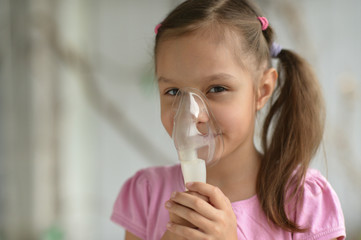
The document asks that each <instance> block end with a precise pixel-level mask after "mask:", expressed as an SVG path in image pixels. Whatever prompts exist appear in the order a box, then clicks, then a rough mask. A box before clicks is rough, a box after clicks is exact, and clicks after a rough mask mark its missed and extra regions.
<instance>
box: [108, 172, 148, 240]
mask: <svg viewBox="0 0 361 240" xmlns="http://www.w3.org/2000/svg"><path fill="white" fill-rule="evenodd" d="M148 210H149V183H148V181H147V178H146V177H145V176H144V174H143V171H142V170H141V171H139V172H137V173H136V174H135V175H134V176H133V177H131V178H130V179H128V180H127V181H126V182H125V184H124V185H123V187H122V189H121V191H120V193H119V195H118V197H117V199H116V201H115V204H114V208H113V213H112V216H111V220H112V221H113V222H115V223H118V224H119V225H121V226H123V227H124V228H125V229H126V230H127V231H129V232H131V233H133V234H134V235H136V236H137V237H139V238H141V239H145V238H146V229H147V218H148V217H147V216H148Z"/></svg>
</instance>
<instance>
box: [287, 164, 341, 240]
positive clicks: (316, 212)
mask: <svg viewBox="0 0 361 240" xmlns="http://www.w3.org/2000/svg"><path fill="white" fill-rule="evenodd" d="M294 217H295V222H296V223H297V224H298V225H299V226H301V227H302V228H307V229H308V231H307V232H306V233H302V234H301V233H296V234H295V239H298V237H299V238H301V236H302V239H303V238H304V239H308V238H307V236H309V237H311V236H312V237H314V238H312V239H318V238H317V237H315V236H320V235H322V236H324V237H326V238H329V239H331V238H337V237H342V236H343V235H345V223H344V216H343V213H342V208H341V204H340V201H339V199H338V196H337V194H336V192H335V191H334V189H333V188H332V186H331V184H330V183H329V182H328V181H327V180H326V178H325V177H324V176H322V174H321V173H320V172H319V171H318V170H315V169H309V170H308V171H307V173H306V177H305V182H304V188H303V195H302V201H300V204H299V205H297V207H296V211H295V216H294ZM305 235H307V236H305ZM297 236H298V237H297Z"/></svg>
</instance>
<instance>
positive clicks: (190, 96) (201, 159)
mask: <svg viewBox="0 0 361 240" xmlns="http://www.w3.org/2000/svg"><path fill="white" fill-rule="evenodd" d="M173 109H174V111H175V112H176V113H175V117H174V126H173V133H172V138H173V141H174V145H175V147H176V149H177V152H178V157H179V160H180V161H181V166H182V172H183V177H184V180H185V182H189V181H200V182H205V181H206V180H205V179H206V165H207V166H211V165H214V164H215V163H217V161H218V160H219V159H220V157H221V155H222V152H223V138H222V133H221V130H220V128H219V126H218V125H217V122H216V119H215V118H214V116H213V114H212V112H211V110H210V108H209V104H208V102H207V98H206V97H205V96H204V95H203V93H202V92H200V91H199V90H197V89H194V88H183V89H180V90H179V91H178V93H177V95H176V97H175V100H174V103H173Z"/></svg>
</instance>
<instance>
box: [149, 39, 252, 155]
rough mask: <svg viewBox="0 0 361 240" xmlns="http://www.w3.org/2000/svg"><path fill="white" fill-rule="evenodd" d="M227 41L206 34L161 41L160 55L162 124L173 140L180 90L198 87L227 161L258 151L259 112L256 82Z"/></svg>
mask: <svg viewBox="0 0 361 240" xmlns="http://www.w3.org/2000/svg"><path fill="white" fill-rule="evenodd" d="M231 49H232V48H229V47H228V46H227V43H218V44H217V43H215V42H213V41H211V40H209V39H206V38H202V37H200V36H184V37H179V38H174V39H171V40H166V41H164V42H161V43H160V45H159V48H158V52H157V56H156V61H157V62H156V66H157V69H156V72H157V77H158V84H159V91H160V103H161V120H162V123H163V126H164V128H165V129H166V131H167V132H168V134H169V135H170V136H172V130H173V118H174V114H175V111H174V109H173V108H172V103H173V101H174V98H175V95H176V93H177V90H178V89H180V88H184V87H192V88H197V89H198V90H200V91H202V92H203V93H204V95H205V96H206V97H207V99H208V102H209V106H210V108H211V111H212V112H213V114H214V117H215V118H216V120H217V122H218V125H219V127H220V128H221V130H222V133H223V140H224V152H223V155H222V157H223V158H224V157H227V156H230V154H231V155H232V154H236V155H238V154H237V153H241V152H242V149H244V147H245V146H246V147H247V146H248V147H249V146H252V147H253V131H254V123H255V113H256V111H257V106H256V97H255V91H254V80H253V79H252V77H251V74H250V73H248V72H246V71H244V69H243V68H242V67H241V65H240V63H239V62H238V61H237V60H236V58H235V53H234V51H232V50H231Z"/></svg>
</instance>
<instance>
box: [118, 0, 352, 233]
mask: <svg viewBox="0 0 361 240" xmlns="http://www.w3.org/2000/svg"><path fill="white" fill-rule="evenodd" d="M273 35H274V34H273V29H272V28H271V27H270V26H269V25H268V21H267V19H266V18H264V17H262V15H261V14H260V12H259V11H258V9H257V8H256V7H255V6H253V5H252V4H251V2H249V1H247V0H188V1H185V2H183V3H182V4H180V5H179V6H178V7H177V8H176V9H174V10H173V11H172V12H171V13H170V14H169V15H168V16H167V17H166V19H164V21H163V22H162V23H161V24H160V25H159V26H157V28H156V40H155V52H154V53H155V67H156V75H157V78H158V84H159V92H160V102H161V120H162V123H163V126H164V128H165V129H166V131H167V132H168V134H169V135H171V134H172V128H173V117H174V111H173V109H172V103H173V100H174V98H175V95H176V93H177V91H178V90H179V89H182V88H185V87H191V88H196V89H198V90H200V91H202V92H203V93H204V94H205V96H206V97H207V100H208V102H209V106H210V108H211V110H212V112H213V114H214V117H215V118H216V120H217V122H218V125H219V126H220V128H221V130H222V135H223V140H224V151H223V154H222V157H221V160H220V161H219V162H218V163H217V164H216V165H214V166H212V167H207V183H200V182H191V183H187V184H186V187H187V189H188V190H189V191H187V192H184V189H185V186H184V183H183V178H182V175H181V170H180V166H179V165H175V166H167V167H154V168H148V169H144V170H141V171H139V172H138V173H136V174H135V175H134V176H133V177H132V178H130V179H129V180H128V181H127V182H126V183H125V185H124V186H123V188H122V190H121V192H120V194H119V196H118V198H117V200H116V202H115V205H114V212H113V215H112V220H113V221H115V222H117V223H119V224H121V225H122V226H124V227H125V228H126V237H125V238H126V239H127V240H131V239H221V240H225V239H227V240H232V239H327V240H328V239H344V238H345V226H344V219H343V214H342V210H341V206H340V203H339V200H338V198H337V195H336V193H335V192H334V190H333V189H332V187H331V186H330V184H329V183H328V182H327V181H326V180H325V178H324V177H323V176H321V174H320V173H319V172H318V171H316V170H312V169H308V167H309V163H310V160H311V159H312V157H313V156H314V154H315V153H316V152H317V149H318V147H319V145H320V142H321V139H322V135H323V129H324V116H323V113H324V108H323V102H322V96H321V93H320V87H319V85H318V82H317V80H316V79H315V76H314V75H313V73H312V71H311V69H310V66H309V65H308V64H307V63H306V62H305V61H304V60H303V59H302V58H301V57H300V56H298V55H297V54H295V53H293V52H292V51H289V50H286V49H280V48H279V47H278V46H277V45H276V44H274V42H273ZM271 57H274V58H275V57H277V58H278V60H279V68H278V71H277V70H276V69H274V68H272V66H271ZM267 102H269V108H268V114H267V116H266V117H265V120H264V124H263V129H262V141H261V142H262V149H261V150H260V151H258V150H257V149H256V147H255V145H254V129H255V121H256V115H257V112H258V111H259V110H261V109H262V108H263V107H264V106H265V105H266V103H267Z"/></svg>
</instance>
